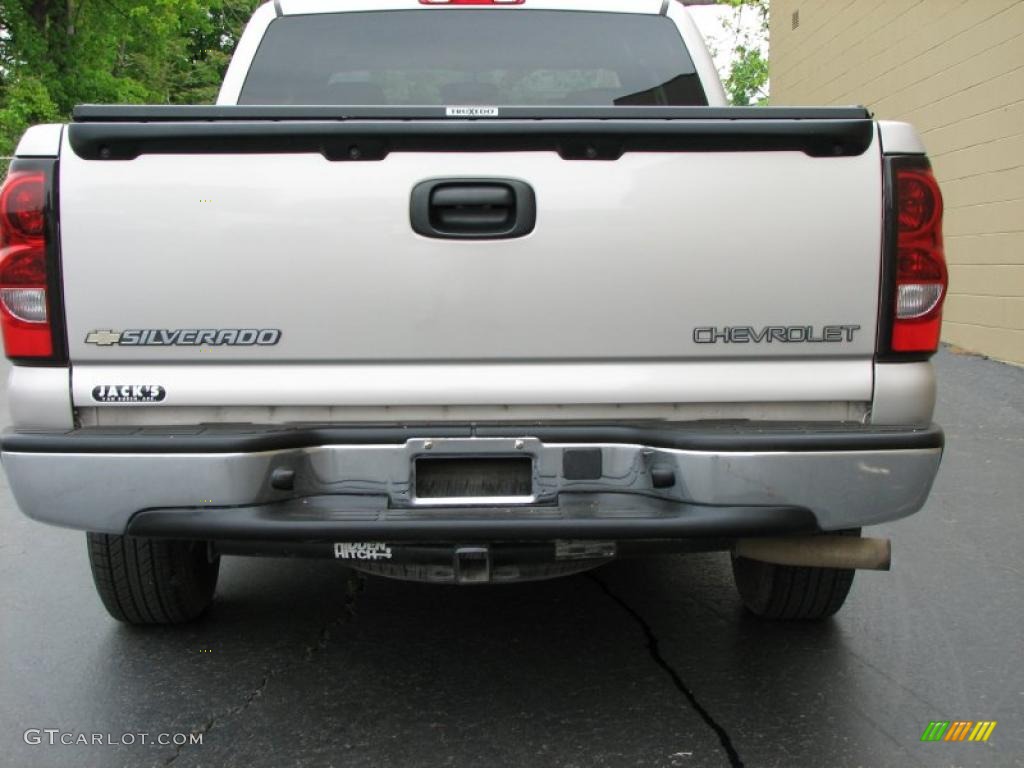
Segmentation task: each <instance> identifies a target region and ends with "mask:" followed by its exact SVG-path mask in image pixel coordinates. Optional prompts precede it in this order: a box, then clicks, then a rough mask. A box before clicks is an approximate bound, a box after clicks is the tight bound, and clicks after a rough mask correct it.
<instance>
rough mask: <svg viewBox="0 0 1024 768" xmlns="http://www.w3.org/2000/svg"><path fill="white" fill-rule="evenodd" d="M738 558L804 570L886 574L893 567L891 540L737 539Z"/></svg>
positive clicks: (841, 537) (817, 538) (841, 538)
mask: <svg viewBox="0 0 1024 768" xmlns="http://www.w3.org/2000/svg"><path fill="white" fill-rule="evenodd" d="M733 553H734V554H735V555H736V556H737V557H745V558H747V559H748V560H758V561H760V562H762V563H772V564H773V565H794V566H799V567H803V568H849V569H856V570H862V571H888V570H889V569H890V568H892V541H890V540H889V539H864V538H856V537H853V536H800V537H794V538H784V539H740V540H739V541H737V542H736V544H735V546H734V547H733Z"/></svg>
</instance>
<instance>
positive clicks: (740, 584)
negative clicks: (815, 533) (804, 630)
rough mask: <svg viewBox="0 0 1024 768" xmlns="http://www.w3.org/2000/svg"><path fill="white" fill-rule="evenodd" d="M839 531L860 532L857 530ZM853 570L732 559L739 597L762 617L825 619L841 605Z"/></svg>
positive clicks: (848, 589)
mask: <svg viewBox="0 0 1024 768" xmlns="http://www.w3.org/2000/svg"><path fill="white" fill-rule="evenodd" d="M840 533H841V534H842V535H844V536H859V535H860V531H859V530H855V531H842V532H840ZM855 573H856V571H853V570H850V569H846V568H803V567H798V566H792V565H773V564H771V563H762V562H760V561H758V560H750V559H748V558H745V557H736V556H733V558H732V575H733V578H734V580H735V581H736V589H737V590H738V591H739V593H740V598H741V599H742V600H743V604H744V605H745V606H746V607H747V610H748V611H750V612H751V613H752V614H754V615H755V616H757V617H758V618H762V619H783V620H803V621H809V620H810V621H813V620H817V619H827V618H828V617H829V616H833V615H835V613H836V612H837V611H838V610H839V609H840V608H842V607H843V603H844V602H846V597H847V595H849V594H850V588H851V587H852V586H853V576H854V574H855Z"/></svg>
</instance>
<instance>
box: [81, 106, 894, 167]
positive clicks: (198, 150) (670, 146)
mask: <svg viewBox="0 0 1024 768" xmlns="http://www.w3.org/2000/svg"><path fill="white" fill-rule="evenodd" d="M110 109H112V110H114V111H112V112H110V113H109V114H104V113H103V111H102V110H103V108H100V107H91V108H88V109H86V108H79V110H78V111H77V112H76V122H74V123H72V124H71V125H70V126H69V128H68V136H69V140H70V142H71V147H72V149H74V151H75V153H76V154H77V155H79V156H80V157H82V158H84V159H86V160H132V159H134V158H136V157H139V156H140V155H146V154H163V155H178V154H314V153H315V154H321V155H323V156H324V157H325V158H327V159H328V160H361V161H366V160H380V159H383V158H384V157H387V155H388V154H390V153H392V152H541V151H554V152H558V153H559V154H560V155H561V156H562V157H563V158H565V159H569V160H616V159H618V158H619V157H621V156H622V155H623V154H624V153H627V152H761V151H776V152H783V151H792V152H804V153H806V154H808V155H810V156H812V157H850V156H855V155H861V154H863V153H864V152H865V151H867V148H868V147H869V146H870V145H871V142H872V140H873V138H874V124H873V122H872V121H871V120H870V118H868V117H867V116H866V113H864V112H863V110H831V111H829V110H803V109H793V110H789V109H776V110H772V109H770V108H758V109H737V110H736V111H735V112H734V111H732V108H723V109H716V108H708V107H698V108H682V107H680V108H669V107H663V108H648V109H635V110H634V109H623V110H621V111H618V110H616V111H611V110H607V109H590V110H588V109H573V110H565V109H557V110H541V109H529V110H527V109H525V108H523V109H522V110H515V109H509V110H507V111H506V112H505V113H503V115H502V118H501V119H454V120H453V119H445V118H444V117H443V113H442V112H441V111H440V110H439V111H438V113H437V114H429V111H427V112H425V111H423V110H419V111H414V112H409V113H407V114H403V113H402V112H401V111H399V112H393V111H388V110H381V109H377V108H374V109H370V108H364V109H362V110H350V109H341V110H339V109H337V108H333V111H327V112H324V111H323V109H324V108H315V107H302V108H292V107H289V108H284V109H282V110H280V111H277V109H278V108H269V107H258V108H257V107H209V108H199V107H187V108H174V107H167V108H166V109H168V110H172V109H178V111H177V112H174V113H166V114H165V113H163V112H161V111H159V110H156V109H155V108H152V107H144V108H137V109H138V111H137V112H135V113H134V118H133V119H131V120H129V117H130V116H131V115H132V114H133V113H131V112H129V111H127V110H129V109H130V108H126V107H116V108H110ZM202 109H209V110H217V111H210V112H202V111H196V110H202ZM520 111H521V112H522V114H519V112H520ZM546 113H550V114H546Z"/></svg>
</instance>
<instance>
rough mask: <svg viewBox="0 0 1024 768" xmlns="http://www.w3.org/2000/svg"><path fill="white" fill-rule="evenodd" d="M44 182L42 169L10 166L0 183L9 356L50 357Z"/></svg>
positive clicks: (0, 284)
mask: <svg viewBox="0 0 1024 768" xmlns="http://www.w3.org/2000/svg"><path fill="white" fill-rule="evenodd" d="M46 183H47V182H46V174H44V173H41V172H39V171H18V170H14V171H11V174H10V175H9V176H8V177H7V181H6V182H5V183H4V185H3V187H0V329H2V331H3V338H4V349H5V350H6V352H7V356H8V357H11V358H45V357H51V356H52V355H53V332H52V328H51V324H50V318H49V311H48V297H47V284H48V280H47V264H46Z"/></svg>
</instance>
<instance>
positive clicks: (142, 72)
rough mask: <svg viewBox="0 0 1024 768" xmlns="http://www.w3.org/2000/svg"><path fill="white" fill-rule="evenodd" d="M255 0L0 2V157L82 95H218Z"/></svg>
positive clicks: (137, 99)
mask: <svg viewBox="0 0 1024 768" xmlns="http://www.w3.org/2000/svg"><path fill="white" fill-rule="evenodd" d="M259 3H260V0H20V1H19V0H12V2H5V3H3V4H2V5H0V155H4V154H10V152H11V150H12V149H13V146H14V143H15V142H16V141H17V139H18V137H19V136H20V135H21V133H22V132H24V130H25V128H27V127H28V126H30V125H32V124H34V123H39V122H47V121H54V120H64V119H67V117H68V115H69V114H70V112H71V109H72V108H73V107H74V106H75V105H76V104H80V103H154V104H167V103H201V102H205V101H212V100H213V98H214V96H215V95H216V92H217V88H218V86H219V83H220V80H221V77H222V76H223V73H224V69H225V68H226V66H227V63H228V60H229V58H230V55H231V52H232V51H233V50H234V47H235V45H236V44H237V42H238V37H239V35H240V34H241V30H242V28H243V26H244V24H245V22H246V21H247V20H248V18H249V15H250V14H251V12H252V10H253V9H255V7H256V6H258V5H259Z"/></svg>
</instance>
